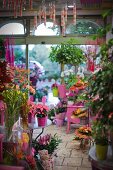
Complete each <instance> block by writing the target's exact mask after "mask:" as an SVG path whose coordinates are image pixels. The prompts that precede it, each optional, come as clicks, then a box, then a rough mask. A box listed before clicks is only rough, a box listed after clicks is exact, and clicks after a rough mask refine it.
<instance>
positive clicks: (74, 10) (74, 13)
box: [73, 3, 76, 25]
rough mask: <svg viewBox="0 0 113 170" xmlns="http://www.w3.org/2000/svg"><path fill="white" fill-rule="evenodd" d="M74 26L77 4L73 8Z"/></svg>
mask: <svg viewBox="0 0 113 170" xmlns="http://www.w3.org/2000/svg"><path fill="white" fill-rule="evenodd" d="M73 24H74V25H76V4H75V3H74V7H73Z"/></svg>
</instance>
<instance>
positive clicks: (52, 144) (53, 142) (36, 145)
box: [33, 134, 62, 154]
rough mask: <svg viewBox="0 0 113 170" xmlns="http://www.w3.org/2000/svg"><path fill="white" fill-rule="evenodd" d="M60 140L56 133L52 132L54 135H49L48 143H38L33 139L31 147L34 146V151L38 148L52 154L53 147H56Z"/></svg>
mask: <svg viewBox="0 0 113 170" xmlns="http://www.w3.org/2000/svg"><path fill="white" fill-rule="evenodd" d="M61 142H62V140H61V139H59V137H58V136H57V134H54V136H52V137H51V140H50V141H48V143H47V144H46V145H45V144H40V143H39V142H38V141H37V142H36V141H35V142H34V141H33V147H34V148H35V150H36V153H38V151H39V150H43V149H45V150H48V153H49V154H52V153H53V152H54V151H55V149H57V147H58V145H59V143H61Z"/></svg>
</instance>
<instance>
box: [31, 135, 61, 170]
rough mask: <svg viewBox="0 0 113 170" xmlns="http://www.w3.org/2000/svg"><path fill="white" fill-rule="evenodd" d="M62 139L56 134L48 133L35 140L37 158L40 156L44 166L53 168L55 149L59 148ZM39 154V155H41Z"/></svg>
mask: <svg viewBox="0 0 113 170" xmlns="http://www.w3.org/2000/svg"><path fill="white" fill-rule="evenodd" d="M59 143H61V139H59V137H58V136H57V134H55V135H54V136H52V135H51V134H46V135H44V136H40V138H39V139H38V140H37V141H35V142H33V147H34V149H35V158H37V156H38V155H39V156H40V159H41V164H42V166H43V167H47V168H49V169H53V167H54V156H55V155H56V154H55V153H54V151H55V150H56V149H57V147H58V145H59ZM39 156H38V157H39Z"/></svg>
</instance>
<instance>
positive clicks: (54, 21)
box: [52, 4, 56, 26]
mask: <svg viewBox="0 0 113 170" xmlns="http://www.w3.org/2000/svg"><path fill="white" fill-rule="evenodd" d="M52 18H53V26H54V25H55V24H56V10H55V4H53V17H52Z"/></svg>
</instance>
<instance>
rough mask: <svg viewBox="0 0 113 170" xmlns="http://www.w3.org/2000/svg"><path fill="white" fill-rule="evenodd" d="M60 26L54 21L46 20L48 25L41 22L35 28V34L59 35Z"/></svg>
mask: <svg viewBox="0 0 113 170" xmlns="http://www.w3.org/2000/svg"><path fill="white" fill-rule="evenodd" d="M59 33H60V28H59V26H58V25H53V23H52V22H46V26H45V25H44V23H42V24H40V25H39V26H38V27H37V29H36V30H35V33H34V34H35V35H40V36H41V35H42V36H46V35H47V36H52V35H59Z"/></svg>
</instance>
